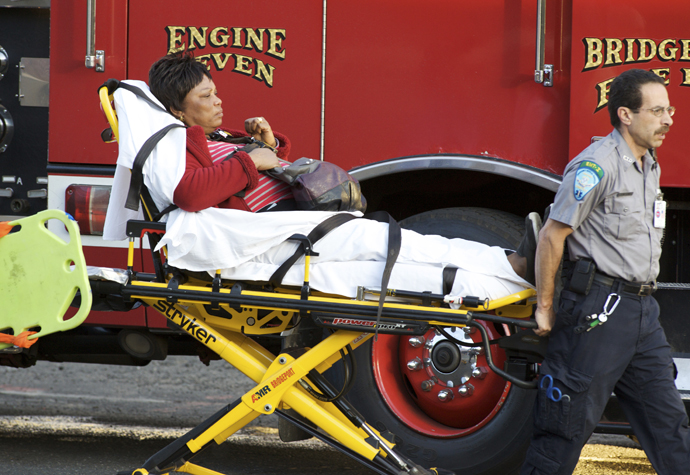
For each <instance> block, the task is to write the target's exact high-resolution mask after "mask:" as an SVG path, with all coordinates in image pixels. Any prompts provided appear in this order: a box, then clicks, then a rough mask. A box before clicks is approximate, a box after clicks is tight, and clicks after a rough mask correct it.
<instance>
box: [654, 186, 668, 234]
mask: <svg viewBox="0 0 690 475" xmlns="http://www.w3.org/2000/svg"><path fill="white" fill-rule="evenodd" d="M654 227H655V228H657V229H664V228H665V227H666V202H665V201H664V194H663V193H662V192H661V190H657V192H656V200H654Z"/></svg>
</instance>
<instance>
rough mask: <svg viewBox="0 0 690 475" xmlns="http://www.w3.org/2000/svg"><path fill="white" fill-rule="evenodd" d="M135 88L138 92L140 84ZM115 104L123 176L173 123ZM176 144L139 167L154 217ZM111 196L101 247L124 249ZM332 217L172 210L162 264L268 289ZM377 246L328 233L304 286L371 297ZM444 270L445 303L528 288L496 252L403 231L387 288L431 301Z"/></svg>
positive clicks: (125, 102) (177, 169)
mask: <svg viewBox="0 0 690 475" xmlns="http://www.w3.org/2000/svg"><path fill="white" fill-rule="evenodd" d="M132 82H134V81H132ZM135 83H136V84H137V85H138V86H140V87H142V88H144V87H146V85H145V84H144V83H142V82H140V81H137V82H135ZM146 90H148V88H147V87H146ZM115 100H116V107H117V110H118V117H119V119H120V156H119V157H118V172H121V171H123V170H124V172H125V173H128V170H127V168H128V167H131V164H132V162H133V159H134V157H135V156H136V152H137V151H138V150H139V148H140V147H141V145H142V144H143V143H144V142H145V141H146V139H148V137H150V136H151V135H152V134H153V133H155V132H156V131H158V130H160V129H161V128H162V127H163V126H165V125H167V124H169V123H171V122H175V121H176V119H175V118H174V117H172V116H171V115H170V114H166V113H162V112H158V111H156V110H154V109H153V108H152V107H150V106H149V105H148V104H146V102H145V101H143V100H141V99H138V98H137V97H136V96H134V95H133V94H131V93H130V92H128V91H124V90H119V91H118V92H116V94H115ZM185 139H186V137H185V133H184V130H183V129H179V130H173V131H172V132H170V133H169V134H168V135H167V136H166V137H165V138H164V139H163V140H161V142H159V144H158V146H157V147H156V149H155V150H154V152H153V153H152V154H151V156H150V157H149V159H148V161H147V163H146V165H145V167H144V180H145V184H146V185H147V186H148V187H149V191H150V192H151V195H152V196H153V199H154V201H155V202H156V205H157V206H158V207H159V209H164V208H165V207H167V206H168V205H169V204H171V203H172V196H173V193H174V190H175V187H176V186H177V184H178V183H179V180H180V179H181V177H182V174H183V173H184V167H185ZM125 173H120V178H121V179H120V180H119V182H120V184H122V183H125V182H126V184H127V187H128V186H129V176H127V175H126V174H125ZM123 177H124V178H123ZM125 178H126V180H125ZM116 183H118V176H117V173H116ZM121 194H122V192H121V191H120V192H118V193H116V190H113V195H111V203H110V206H109V208H108V215H107V218H106V229H107V230H108V233H107V234H106V233H105V232H104V238H105V239H124V226H123V223H124V222H125V221H126V219H125V220H123V217H122V216H123V215H122V213H117V212H116V210H115V208H116V207H118V206H120V209H123V208H124V197H126V188H125V189H124V197H122V196H121ZM115 197H116V198H117V199H114V198H115ZM111 210H112V211H113V215H112V216H111ZM332 214H333V213H330V212H320V211H289V212H273V213H248V212H246V211H238V210H229V209H219V208H209V209H206V210H203V211H199V212H195V213H190V212H185V211H182V210H175V211H173V212H171V213H170V214H169V215H168V218H167V220H168V223H167V231H166V234H165V236H164V238H163V239H162V240H161V242H160V244H159V247H160V246H167V247H168V260H169V262H170V264H171V265H173V266H176V267H179V268H182V269H189V270H192V271H208V272H210V273H213V272H215V270H216V269H222V276H223V277H224V278H228V279H242V280H259V281H260V280H268V279H269V277H270V276H271V275H272V274H273V272H274V271H275V270H276V269H277V268H278V266H279V265H280V264H282V263H283V262H284V261H285V259H287V258H288V257H289V256H290V255H292V253H293V252H294V250H295V249H296V246H297V244H295V243H291V242H286V239H287V238H288V237H289V236H291V235H293V234H296V233H299V234H305V235H306V234H308V233H309V232H310V231H311V230H312V229H313V228H314V227H315V226H316V225H317V224H319V223H320V222H321V221H323V220H325V219H326V218H328V217H329V216H331V215H332ZM109 224H110V226H109ZM118 228H121V229H118ZM387 236H388V225H387V224H384V223H378V222H375V221H369V220H364V219H356V220H353V221H350V222H348V223H346V224H344V225H342V226H340V227H339V228H337V229H336V230H334V231H332V232H331V233H329V234H328V235H327V236H326V237H324V238H323V239H321V240H320V241H319V242H318V243H316V244H315V245H314V249H315V251H317V252H319V254H320V255H319V256H318V257H314V258H312V267H311V270H310V283H311V286H312V287H313V288H315V289H318V290H321V291H324V292H329V293H334V294H340V295H344V296H347V297H354V296H355V295H356V290H357V286H365V287H372V288H378V287H379V286H380V283H381V274H382V272H383V267H384V263H385V254H386V249H387V239H388V237H387ZM448 264H453V265H455V266H457V267H458V268H459V271H458V273H457V276H456V279H455V284H454V286H453V292H452V294H453V295H475V296H477V297H480V298H485V297H488V298H490V299H496V298H500V297H503V296H506V295H509V294H511V293H514V292H517V291H520V290H523V289H524V288H527V287H529V284H528V283H527V282H526V281H524V280H523V279H522V278H520V277H519V276H518V275H517V274H515V272H514V271H513V269H512V267H511V266H510V264H509V262H508V260H507V259H506V256H505V252H504V250H503V249H501V248H498V247H489V246H485V245H483V244H480V243H476V242H472V241H465V240H462V239H445V238H443V237H440V236H422V235H420V234H417V233H415V232H412V231H408V230H403V239H402V248H401V251H400V255H399V257H398V261H397V263H396V264H395V266H394V268H393V273H392V275H391V280H390V284H389V286H390V288H396V289H404V290H415V291H431V292H434V293H441V291H442V270H443V267H444V266H446V265H448ZM303 279H304V265H303V260H300V261H298V263H297V264H296V265H295V266H293V268H292V269H291V270H290V271H289V272H288V273H287V275H286V276H285V279H284V281H283V282H284V283H285V284H289V285H301V284H302V282H303Z"/></svg>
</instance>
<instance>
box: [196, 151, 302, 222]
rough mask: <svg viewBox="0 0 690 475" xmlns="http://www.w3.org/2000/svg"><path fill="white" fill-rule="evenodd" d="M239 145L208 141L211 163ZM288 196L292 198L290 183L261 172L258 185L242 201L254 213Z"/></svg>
mask: <svg viewBox="0 0 690 475" xmlns="http://www.w3.org/2000/svg"><path fill="white" fill-rule="evenodd" d="M240 147H242V146H241V145H236V144H231V143H226V142H214V141H211V140H209V141H208V150H209V152H211V159H212V160H213V163H216V162H218V161H220V160H223V159H224V158H225V157H227V156H228V155H229V154H230V153H232V152H234V151H235V150H237V149H238V148H240ZM280 164H281V165H282V166H283V167H286V166H288V165H289V163H284V162H280ZM288 198H292V189H290V185H288V184H287V183H284V182H282V181H280V180H276V179H275V178H273V177H270V176H268V175H265V174H263V173H259V184H258V186H257V187H256V188H254V189H253V190H251V191H248V192H247V194H246V195H244V201H245V203H247V206H249V209H250V210H251V211H252V213H256V212H257V211H259V210H260V209H261V208H264V207H265V206H268V205H270V204H273V203H277V202H278V201H280V200H285V199H288Z"/></svg>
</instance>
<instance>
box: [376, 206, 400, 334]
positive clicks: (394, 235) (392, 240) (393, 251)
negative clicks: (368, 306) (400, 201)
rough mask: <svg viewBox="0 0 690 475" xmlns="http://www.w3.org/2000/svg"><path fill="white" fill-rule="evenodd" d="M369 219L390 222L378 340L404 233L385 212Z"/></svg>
mask: <svg viewBox="0 0 690 475" xmlns="http://www.w3.org/2000/svg"><path fill="white" fill-rule="evenodd" d="M367 217H368V218H369V219H375V220H377V221H381V222H386V221H388V253H387V254H386V266H385V267H384V269H383V277H381V293H380V295H379V307H378V312H377V313H376V331H375V333H374V339H375V340H377V339H378V336H379V320H380V319H381V313H382V312H383V302H384V301H385V300H386V294H387V293H388V281H389V280H390V277H391V272H392V271H393V265H394V264H395V261H397V260H398V255H399V254H400V247H401V246H402V231H401V229H400V225H399V224H398V222H397V221H396V220H395V219H393V216H391V215H390V214H388V213H387V212H385V211H376V212H374V213H370V214H368V215H367Z"/></svg>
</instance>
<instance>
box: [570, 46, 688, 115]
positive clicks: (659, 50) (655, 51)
mask: <svg viewBox="0 0 690 475" xmlns="http://www.w3.org/2000/svg"><path fill="white" fill-rule="evenodd" d="M582 43H583V44H584V46H585V55H584V58H583V59H584V66H583V68H582V72H586V71H591V70H593V69H597V68H606V67H611V66H617V65H626V64H634V63H647V62H650V61H654V60H656V61H662V62H669V61H678V62H681V61H687V62H690V39H682V38H665V39H660V40H654V39H651V38H583V39H582ZM680 70H681V73H682V75H683V81H682V82H681V83H680V85H681V86H690V68H680ZM650 71H652V72H653V73H655V74H657V75H658V76H660V77H661V78H662V79H663V80H664V84H666V85H669V84H671V75H672V74H671V68H655V69H651V70H650ZM613 79H614V78H610V79H607V80H605V81H602V82H600V83H598V84H596V85H595V86H594V88H595V90H596V93H597V105H596V108H595V110H594V112H598V111H600V110H601V109H603V108H604V107H606V105H607V104H608V92H609V86H610V85H611V82H612V81H613Z"/></svg>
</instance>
